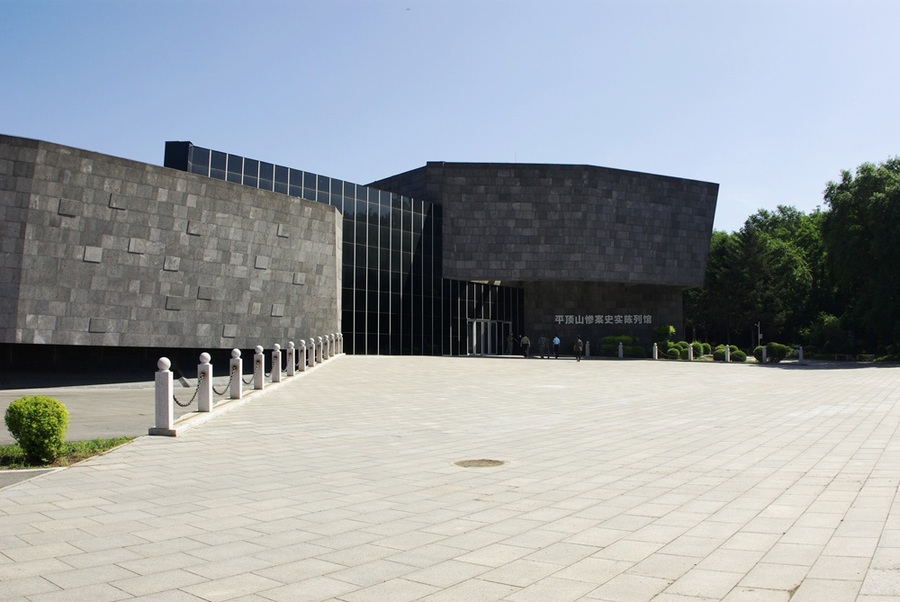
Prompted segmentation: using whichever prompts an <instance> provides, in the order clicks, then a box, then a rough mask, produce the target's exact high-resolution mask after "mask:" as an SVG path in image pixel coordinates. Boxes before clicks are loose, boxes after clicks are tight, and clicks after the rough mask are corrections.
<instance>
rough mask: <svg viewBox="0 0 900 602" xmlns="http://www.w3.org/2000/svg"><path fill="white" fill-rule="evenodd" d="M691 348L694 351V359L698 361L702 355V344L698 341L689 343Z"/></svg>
mask: <svg viewBox="0 0 900 602" xmlns="http://www.w3.org/2000/svg"><path fill="white" fill-rule="evenodd" d="M691 347H693V349H694V359H699V358H700V356H701V355H703V343H701V342H700V341H691Z"/></svg>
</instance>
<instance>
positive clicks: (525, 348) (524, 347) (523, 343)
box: [519, 334, 531, 357]
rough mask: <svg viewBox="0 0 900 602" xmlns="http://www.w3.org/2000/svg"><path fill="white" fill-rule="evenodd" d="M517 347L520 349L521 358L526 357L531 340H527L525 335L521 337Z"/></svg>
mask: <svg viewBox="0 0 900 602" xmlns="http://www.w3.org/2000/svg"><path fill="white" fill-rule="evenodd" d="M519 345H521V347H522V357H528V348H529V347H531V339H529V338H528V335H527V334H523V335H522V339H521V340H520V341H519Z"/></svg>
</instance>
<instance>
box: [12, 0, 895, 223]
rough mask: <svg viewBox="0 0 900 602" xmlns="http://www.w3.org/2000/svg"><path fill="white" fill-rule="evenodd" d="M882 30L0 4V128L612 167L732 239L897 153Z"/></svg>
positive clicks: (604, 18)
mask: <svg viewBox="0 0 900 602" xmlns="http://www.w3.org/2000/svg"><path fill="white" fill-rule="evenodd" d="M898 32H900V2H897V0H577V1H566V0H552V1H551V0H546V1H542V2H536V1H530V0H365V1H364V0H321V1H316V2H304V1H289V0H283V1H275V0H245V1H240V2H239V1H235V0H177V1H176V0H78V1H74V0H55V1H51V0H0V56H2V57H3V69H2V72H0V90H2V93H0V133H3V134H11V135H16V136H24V137H27V138H37V139H41V140H47V141H51V142H58V143H61V144H66V145H71V146H76V147H79V148H84V149H88V150H92V151H97V152H101V153H106V154H111V155H115V156H119V157H124V158H128V159H134V160H138V161H145V162H148V163H154V164H161V163H162V158H163V149H164V142H165V141H166V140H191V141H192V142H194V143H195V144H197V145H200V146H205V147H210V148H215V149H218V150H224V151H227V152H232V153H236V154H242V155H245V156H248V157H253V158H256V159H261V160H266V161H271V162H274V163H278V164H282V165H288V166H291V167H297V168H300V169H305V170H308V171H313V172H316V173H320V174H324V175H329V176H333V177H336V178H341V179H345V180H350V181H353V182H359V183H366V182H370V181H372V180H375V179H378V178H382V177H385V176H388V175H392V174H395V173H399V172H402V171H406V170H409V169H413V168H416V167H419V166H422V165H424V164H425V162H426V161H496V162H522V163H525V162H537V163H574V164H590V165H600V166H606V167H615V168H621V169H630V170H636V171H644V172H650V173H658V174H665V175H673V176H679V177H685V178H693V179H698V180H706V181H711V182H718V183H719V184H720V191H719V204H718V209H717V212H716V223H715V225H716V228H717V229H720V230H726V231H729V232H730V231H734V230H738V229H739V228H740V227H741V226H742V225H743V223H744V221H745V220H746V218H747V217H749V216H750V215H751V214H753V213H755V212H756V211H757V210H758V209H761V208H765V209H774V208H775V207H776V206H777V205H779V204H784V205H792V206H795V207H797V208H798V209H800V210H801V211H804V212H810V211H813V210H815V208H816V206H819V205H821V206H823V208H824V205H823V202H822V190H823V189H824V187H825V185H826V183H827V182H828V181H829V180H835V179H838V178H839V177H840V172H841V170H843V169H851V170H852V169H855V168H856V166H857V165H859V164H860V163H863V162H866V161H870V162H876V163H877V162H880V161H884V160H885V159H887V158H889V157H891V156H896V155H898V154H900V108H898V107H900V69H898V65H900V63H898V57H900V33H898Z"/></svg>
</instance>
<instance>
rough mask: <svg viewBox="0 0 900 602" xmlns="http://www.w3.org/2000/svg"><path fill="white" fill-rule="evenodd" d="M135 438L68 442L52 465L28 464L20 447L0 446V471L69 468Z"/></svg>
mask: <svg viewBox="0 0 900 602" xmlns="http://www.w3.org/2000/svg"><path fill="white" fill-rule="evenodd" d="M132 440H134V437H117V438H115V439H94V440H92V441H66V442H65V443H64V444H63V451H62V454H60V456H59V458H57V459H56V460H55V461H54V462H51V463H50V464H28V463H26V462H25V454H24V453H23V452H22V448H21V447H19V446H18V445H15V444H13V445H0V470H2V469H16V468H47V467H56V466H69V465H71V464H75V463H77V462H81V461H82V460H87V459H88V458H91V457H93V456H98V455H100V454H103V453H106V452H108V451H109V450H111V449H113V448H114V447H119V446H120V445H124V444H125V443H128V442H129V441H132Z"/></svg>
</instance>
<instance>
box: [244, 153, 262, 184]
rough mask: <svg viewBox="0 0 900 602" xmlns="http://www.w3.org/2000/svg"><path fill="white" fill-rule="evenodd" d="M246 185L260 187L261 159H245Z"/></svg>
mask: <svg viewBox="0 0 900 602" xmlns="http://www.w3.org/2000/svg"><path fill="white" fill-rule="evenodd" d="M244 186H252V187H253V188H259V161H255V160H253V159H244Z"/></svg>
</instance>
